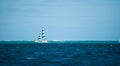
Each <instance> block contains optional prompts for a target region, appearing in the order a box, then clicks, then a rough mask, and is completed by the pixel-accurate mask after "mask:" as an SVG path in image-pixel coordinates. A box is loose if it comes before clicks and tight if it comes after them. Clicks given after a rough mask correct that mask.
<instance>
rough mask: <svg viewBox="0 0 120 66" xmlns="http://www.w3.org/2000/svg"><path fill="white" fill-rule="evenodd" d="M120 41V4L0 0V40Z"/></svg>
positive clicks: (111, 0)
mask: <svg viewBox="0 0 120 66" xmlns="http://www.w3.org/2000/svg"><path fill="white" fill-rule="evenodd" d="M42 26H44V27H45V32H46V36H47V38H48V40H118V39H120V0H0V40H34V39H36V38H37V36H38V33H39V32H40V30H41V27H42Z"/></svg>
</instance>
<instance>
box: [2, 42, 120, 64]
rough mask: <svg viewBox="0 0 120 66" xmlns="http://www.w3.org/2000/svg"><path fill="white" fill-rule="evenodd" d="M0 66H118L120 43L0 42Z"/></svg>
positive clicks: (119, 61)
mask: <svg viewBox="0 0 120 66" xmlns="http://www.w3.org/2000/svg"><path fill="white" fill-rule="evenodd" d="M0 66H120V43H119V42H118V41H50V42H49V43H35V42H32V41H0Z"/></svg>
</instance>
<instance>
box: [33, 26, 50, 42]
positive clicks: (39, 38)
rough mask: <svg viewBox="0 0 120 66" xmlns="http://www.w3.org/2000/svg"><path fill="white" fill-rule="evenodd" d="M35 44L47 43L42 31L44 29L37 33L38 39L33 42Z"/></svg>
mask: <svg viewBox="0 0 120 66" xmlns="http://www.w3.org/2000/svg"><path fill="white" fill-rule="evenodd" d="M35 42H37V43H47V42H48V41H47V40H46V35H45V31H44V27H42V31H41V32H40V33H39V36H38V38H37V39H36V40H35Z"/></svg>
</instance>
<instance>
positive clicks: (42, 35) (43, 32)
mask: <svg viewBox="0 0 120 66" xmlns="http://www.w3.org/2000/svg"><path fill="white" fill-rule="evenodd" d="M41 39H42V40H46V35H45V31H44V27H42V33H41Z"/></svg>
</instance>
